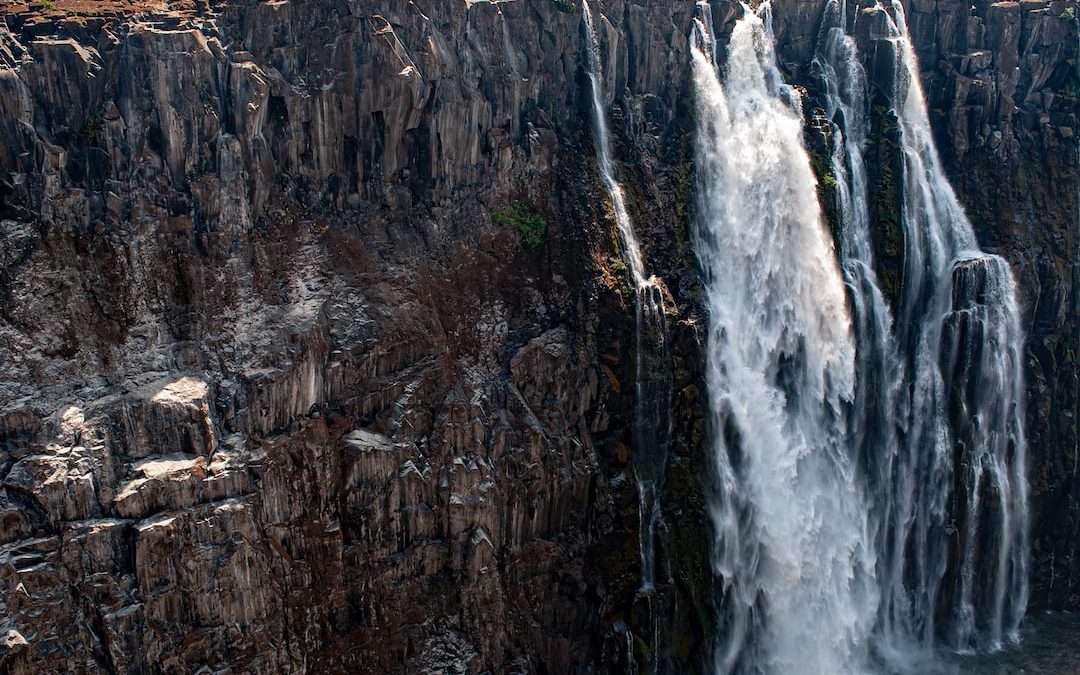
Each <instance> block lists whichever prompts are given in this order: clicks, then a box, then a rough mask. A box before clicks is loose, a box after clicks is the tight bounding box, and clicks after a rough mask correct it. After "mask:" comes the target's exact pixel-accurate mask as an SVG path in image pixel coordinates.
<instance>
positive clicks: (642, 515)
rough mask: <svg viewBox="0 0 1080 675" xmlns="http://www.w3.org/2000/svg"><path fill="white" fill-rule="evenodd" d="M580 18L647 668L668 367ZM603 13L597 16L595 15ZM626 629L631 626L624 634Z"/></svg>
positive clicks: (589, 38) (588, 24) (590, 44)
mask: <svg viewBox="0 0 1080 675" xmlns="http://www.w3.org/2000/svg"><path fill="white" fill-rule="evenodd" d="M581 9H582V23H583V25H584V31H585V43H586V44H585V47H586V66H587V67H586V73H587V75H588V78H589V84H590V89H591V94H592V126H593V136H594V146H595V148H596V165H597V169H598V171H599V173H600V180H601V182H602V183H603V186H604V189H605V191H606V192H607V195H608V198H609V200H610V202H611V206H612V211H613V215H614V217H615V226H616V229H617V231H618V235H619V243H620V245H621V247H622V254H623V260H624V262H625V263H626V265H627V268H628V272H629V279H628V281H629V282H630V285H631V287H632V289H633V291H634V319H635V344H634V350H635V353H634V365H635V376H634V396H635V407H634V423H633V439H632V448H633V471H634V479H635V483H636V487H637V492H638V514H639V530H638V541H639V549H640V557H641V594H642V595H643V596H645V598H646V600H647V602H648V603H649V608H650V609H649V612H650V615H651V621H652V624H653V636H652V638H653V643H652V645H651V646H652V651H653V654H654V659H653V664H652V667H653V670H657V669H658V667H659V666H658V664H659V658H660V648H659V644H658V643H659V632H660V619H659V618H658V616H657V613H658V611H657V603H656V601H655V598H653V596H654V594H655V582H656V554H655V543H654V542H655V539H656V534H657V532H656V531H657V528H658V527H659V525H660V523H661V514H660V505H659V497H660V489H661V487H662V483H663V477H664V470H665V466H666V463H667V450H668V440H669V431H670V410H671V386H672V385H671V369H670V361H669V354H668V347H667V333H668V331H667V315H666V311H665V308H664V295H663V285H662V282H661V280H660V279H658V278H657V277H655V276H647V275H646V272H645V263H644V260H643V258H642V254H641V246H640V245H639V243H638V240H637V236H636V235H635V233H634V228H633V224H632V223H631V221H630V214H629V211H628V210H627V207H626V197H625V195H624V193H623V189H622V186H621V185H620V184H619V181H618V179H617V178H616V175H615V166H614V162H613V161H612V157H611V140H610V134H609V132H608V126H607V116H606V114H605V106H604V102H603V72H604V71H603V63H602V60H601V58H600V44H599V40H598V39H597V34H596V29H595V27H594V25H593V22H594V19H593V14H592V10H591V9H590V7H589V3H588V1H587V0H582V3H581ZM600 18H601V19H603V16H602V15H601V17H600ZM628 634H629V633H628Z"/></svg>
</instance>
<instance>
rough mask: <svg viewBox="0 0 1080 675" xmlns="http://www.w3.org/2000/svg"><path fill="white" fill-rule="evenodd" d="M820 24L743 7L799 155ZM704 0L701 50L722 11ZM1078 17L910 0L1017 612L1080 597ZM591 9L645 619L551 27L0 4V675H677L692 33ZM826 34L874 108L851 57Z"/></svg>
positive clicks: (702, 559)
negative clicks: (1007, 501)
mask: <svg viewBox="0 0 1080 675" xmlns="http://www.w3.org/2000/svg"><path fill="white" fill-rule="evenodd" d="M821 4H822V3H820V2H818V0H787V1H785V2H779V0H778V2H777V3H776V32H777V36H778V49H779V54H780V57H781V59H782V61H783V62H784V64H785V71H786V72H787V73H788V74H789V76H790V77H791V78H792V79H793V81H795V82H796V83H798V84H800V85H802V86H803V87H804V88H805V91H806V94H807V96H808V105H807V106H806V110H807V114H808V117H809V120H808V122H809V123H808V126H807V129H808V131H807V135H808V145H809V146H810V147H811V148H814V147H819V148H822V147H827V146H826V144H824V141H823V139H822V138H820V137H819V136H820V133H821V131H820V130H821V129H823V128H824V127H823V126H822V125H820V124H814V116H815V114H817V113H816V111H815V108H816V107H819V106H817V105H815V96H816V95H817V94H816V93H815V87H816V86H818V85H817V83H815V81H814V79H813V76H812V74H811V72H810V69H809V68H808V64H809V62H810V58H811V57H812V55H813V49H814V43H815V40H816V35H817V25H818V20H819V16H820V13H821ZM713 5H714V9H713V16H714V18H715V21H716V23H717V32H718V34H720V35H721V36H722V35H723V34H724V33H725V30H729V29H730V25H731V22H732V21H733V20H734V18H735V17H736V16H737V14H738V11H739V10H738V7H737V5H735V4H733V3H728V2H714V3H713ZM1075 7H1076V4H1075V2H1062V1H1059V0H1053V1H1045V0H1024V2H1021V3H1015V2H1000V3H995V4H988V3H983V2H980V3H977V4H976V5H974V8H972V5H971V4H970V3H967V2H960V1H958V0H939V1H938V2H922V1H920V2H917V3H912V4H911V5H909V14H910V17H911V25H912V31H913V33H914V35H915V37H916V43H917V45H918V47H919V50H920V54H919V56H920V59H921V62H922V65H923V68H924V71H925V72H924V81H925V82H926V85H927V91H928V93H929V95H930V98H931V107H932V109H933V110H932V112H933V114H934V120H933V121H934V123H935V124H936V125H937V127H936V132H937V133H938V135H939V136H940V142H941V146H942V149H943V153H944V156H945V159H946V162H947V164H948V165H949V168H950V170H951V172H952V176H953V179H954V184H955V185H956V187H957V189H958V191H959V193H960V194H961V197H962V199H963V201H964V203H965V205H966V207H967V209H968V212H969V214H970V215H971V217H972V220H973V222H974V223H975V225H976V227H977V228H978V233H979V236H980V240H981V243H982V245H983V246H984V248H986V249H988V250H992V251H995V252H998V253H1001V254H1002V255H1004V256H1005V257H1006V258H1007V259H1008V260H1009V262H1010V263H1011V264H1012V266H1013V268H1014V270H1016V273H1017V277H1018V279H1019V281H1020V287H1021V297H1022V300H1023V305H1024V312H1025V322H1026V327H1027V330H1028V331H1029V335H1030V338H1029V353H1028V357H1029V364H1028V365H1029V373H1028V374H1029V383H1028V384H1029V393H1030V396H1029V408H1028V416H1029V425H1028V427H1029V443H1030V446H1031V447H1030V452H1029V456H1030V458H1031V468H1030V471H1029V475H1030V480H1031V483H1032V488H1033V499H1034V505H1035V511H1036V517H1035V522H1034V524H1033V527H1034V534H1035V561H1034V562H1035V565H1034V570H1035V572H1034V573H1035V578H1034V580H1033V581H1034V590H1035V595H1034V598H1033V605H1036V606H1040V607H1049V606H1054V607H1061V606H1077V605H1080V592H1078V590H1077V588H1076V587H1077V585H1080V562H1075V563H1074V562H1073V555H1074V551H1073V550H1072V548H1071V545H1072V542H1076V541H1078V540H1080V532H1078V530H1080V506H1078V505H1077V504H1076V500H1075V496H1076V491H1077V490H1080V483H1077V480H1076V471H1075V466H1076V447H1077V435H1076V434H1077V429H1076V419H1077V415H1080V410H1078V409H1077V402H1078V400H1080V397H1078V392H1077V386H1078V385H1077V374H1076V371H1075V364H1074V362H1075V359H1076V345H1077V339H1078V337H1080V334H1078V332H1077V331H1078V330H1080V326H1078V325H1077V324H1078V322H1077V318H1076V304H1075V303H1076V293H1077V292H1078V290H1080V288H1078V286H1077V283H1078V277H1077V276H1076V274H1077V271H1078V270H1077V268H1076V266H1077V251H1078V247H1080V238H1078V236H1080V235H1078V227H1080V215H1078V213H1077V191H1078V162H1080V156H1078V150H1077V138H1078V136H1080V128H1078V122H1077V119H1076V115H1077V92H1078V88H1080V79H1078V75H1077V67H1078V64H1077V61H1078V54H1077V48H1078V39H1077V24H1076V23H1075V21H1074V20H1072V19H1070V17H1069V13H1068V12H1067V9H1070V8H1072V9H1073V11H1074V14H1073V16H1075ZM601 9H602V12H603V19H602V20H601V19H600V17H599V16H598V17H597V19H598V20H599V23H600V25H599V26H598V27H599V31H598V32H599V34H600V42H601V57H602V59H603V60H604V63H605V69H604V73H605V76H606V77H605V82H604V83H603V89H604V95H605V98H606V99H607V103H608V104H609V108H608V113H609V120H610V125H611V128H612V132H613V141H614V147H613V149H614V153H615V155H616V157H617V159H618V160H620V163H621V165H620V171H621V174H620V178H621V180H622V182H623V184H624V188H625V191H626V193H627V199H628V207H629V210H630V211H631V215H632V217H633V222H634V225H635V228H636V229H637V231H638V236H639V238H640V239H641V241H642V243H643V247H644V251H643V253H644V255H645V257H646V258H647V259H648V261H649V268H650V270H652V271H655V272H656V273H657V274H658V275H659V276H660V277H662V278H663V279H664V281H665V285H666V288H667V290H668V293H667V295H666V296H665V304H666V305H667V315H668V318H669V329H670V331H671V336H670V343H671V354H672V358H671V360H670V363H666V364H661V366H660V367H667V368H670V369H671V372H672V379H673V391H674V396H673V404H672V411H671V418H672V421H673V424H672V430H671V441H672V442H671V451H670V453H669V456H668V458H667V464H666V466H665V467H664V468H663V473H664V475H665V480H664V482H663V489H662V492H661V497H660V503H661V505H662V508H663V512H664V517H663V519H662V523H661V527H660V528H659V531H660V534H659V537H658V543H657V575H656V576H657V591H656V593H655V595H643V594H640V593H639V592H638V591H639V586H640V579H639V573H640V569H639V557H638V536H639V527H638V525H639V520H638V519H639V514H638V498H637V494H636V489H635V485H634V481H633V475H632V468H633V467H632V462H633V460H634V457H633V452H632V447H633V439H632V438H631V429H632V428H633V425H632V424H631V416H632V415H633V414H634V408H635V402H634V387H633V384H632V383H633V381H634V378H635V376H636V373H635V372H634V370H635V368H636V365H635V363H636V361H635V358H634V356H635V354H634V350H635V343H634V338H633V330H634V316H633V311H634V310H633V302H634V299H633V292H634V291H633V289H630V288H629V287H628V286H627V282H626V274H625V268H624V265H623V263H622V261H621V258H620V255H619V250H618V237H617V236H616V233H615V225H614V222H613V220H612V217H611V213H610V205H608V204H606V203H605V199H604V197H603V195H604V190H603V188H602V186H601V184H600V181H599V177H598V175H597V172H596V166H595V162H594V160H593V159H592V158H593V157H594V152H593V140H592V138H591V132H590V125H589V112H588V111H589V106H590V105H591V104H590V101H589V89H588V85H587V81H586V76H585V73H584V64H585V54H584V51H583V50H584V45H583V40H584V35H583V31H582V26H581V14H580V10H579V8H577V7H576V6H575V3H573V2H561V1H560V2H552V1H551V0H505V1H503V2H484V1H465V2H458V1H457V0H455V1H453V2H451V1H449V0H447V1H445V2H431V3H411V2H406V1H405V0H377V1H375V2H358V1H356V0H352V1H348V0H341V1H339V2H325V1H322V0H319V1H316V0H290V1H278V2H260V1H256V0H237V1H235V2H204V1H202V0H199V1H196V2H186V1H184V2H172V3H168V5H167V6H165V5H162V6H157V5H144V4H140V3H137V2H129V1H127V0H109V1H108V2H92V1H90V0H57V1H56V3H55V4H53V3H46V4H44V5H43V4H36V3H35V4H29V5H27V4H23V3H13V2H6V3H5V4H4V11H5V17H4V22H3V24H0V168H2V171H0V230H2V233H0V480H2V484H3V489H2V491H0V617H3V618H2V619H0V638H2V639H0V670H4V671H6V672H12V673H43V672H74V671H87V672H197V671H200V669H204V670H203V671H202V672H218V671H220V670H224V669H225V668H227V667H229V666H231V667H232V668H233V669H234V671H237V672H240V671H242V672H308V671H310V672H340V671H343V670H353V671H361V672H366V671H376V672H461V673H466V672H468V673H482V672H491V673H526V672H538V673H543V672H552V673H561V672H575V671H580V670H584V669H587V668H591V669H592V671H593V672H627V670H628V668H634V667H636V668H638V669H640V670H648V669H650V668H654V667H659V668H660V669H666V670H672V671H676V672H687V671H690V672H696V671H698V670H701V669H702V668H704V664H705V661H706V659H707V655H708V644H709V636H710V635H711V634H712V632H713V631H714V629H715V627H714V626H713V619H712V616H713V612H712V608H711V607H710V600H709V598H710V597H711V595H712V594H711V593H710V584H711V583H712V581H711V580H712V572H711V570H710V567H709V546H710V543H709V541H710V538H709V537H708V536H707V532H708V528H709V524H708V519H707V517H706V515H705V513H704V502H705V495H704V494H703V488H702V475H703V473H705V471H706V469H705V467H706V466H707V460H706V459H705V457H704V450H703V443H702V442H703V440H704V438H705V437H706V434H707V430H706V428H705V423H704V415H703V414H702V410H701V401H702V397H703V396H704V388H703V386H702V383H701V368H702V362H703V358H702V355H701V350H702V334H701V331H702V327H703V325H704V321H705V318H704V315H703V309H702V303H701V297H700V282H699V279H698V275H697V271H696V265H695V261H694V257H693V251H692V250H691V249H690V245H689V241H690V237H689V236H688V232H687V228H688V227H689V226H690V217H689V211H690V209H691V208H692V203H693V199H692V194H691V192H692V188H693V184H694V181H693V161H692V152H691V150H690V148H689V143H690V138H689V134H690V133H691V129H692V128H693V124H692V119H693V115H694V102H693V91H692V88H691V87H690V85H689V79H688V70H689V63H690V61H689V46H688V42H687V38H688V35H689V34H690V28H691V21H692V18H693V16H694V4H693V3H692V2H689V1H686V2H664V3H657V2H648V1H647V0H626V1H622V0H609V1H607V2H604V3H603V6H602V8H598V7H594V11H596V12H597V14H599V10H601ZM853 11H858V8H855V7H853ZM857 33H858V31H857ZM859 35H860V43H861V46H862V47H863V51H864V54H865V55H866V58H867V61H868V70H869V72H870V73H871V79H872V80H873V79H874V78H873V73H874V59H875V53H876V52H875V47H874V45H875V41H876V40H878V39H880V38H881V36H880V35H875V34H874V33H873V31H872V30H871V27H870V26H869V24H867V30H865V31H863V32H862V33H861V34H859ZM878 89H879V90H878ZM878 89H875V95H876V97H877V100H876V107H875V111H876V115H875V130H874V133H873V135H872V139H871V146H872V147H871V148H869V149H868V153H867V155H868V157H872V158H877V162H876V166H878V167H879V170H878V171H877V172H876V174H875V175H874V177H873V178H874V181H875V183H874V187H873V190H874V191H873V194H874V198H875V211H874V214H875V224H874V225H875V233H879V234H880V239H879V240H878V241H876V242H875V244H876V247H877V248H878V249H879V253H880V255H879V259H880V260H881V261H882V265H883V270H882V276H883V278H885V277H887V276H888V272H889V269H890V265H891V266H892V267H891V269H893V270H895V269H897V256H898V255H899V252H900V251H902V244H901V243H898V242H897V241H896V237H897V233H898V216H897V215H896V214H897V210H898V208H899V206H898V204H897V202H896V199H897V190H896V184H897V181H898V180H899V176H898V175H897V174H896V169H895V167H896V164H895V157H896V152H897V149H896V146H895V141H894V135H895V128H894V127H890V123H889V115H888V108H889V102H888V101H887V96H888V92H889V91H890V90H889V87H888V86H887V85H884V84H882V85H880V87H879V88H878ZM825 155H826V156H827V151H826V152H825ZM816 168H817V169H818V170H819V173H821V175H822V177H823V178H824V175H825V174H826V173H827V172H828V167H827V166H826V165H824V164H820V165H819V166H818V167H816ZM820 191H821V196H822V200H823V203H825V204H826V210H827V211H828V202H829V198H830V195H829V192H828V186H827V181H824V180H822V187H821V188H820ZM890 256H891V257H890ZM893 283H894V285H895V284H897V283H899V280H896V279H894V282H893ZM1074 577H1075V579H1074ZM657 645H660V647H659V648H657Z"/></svg>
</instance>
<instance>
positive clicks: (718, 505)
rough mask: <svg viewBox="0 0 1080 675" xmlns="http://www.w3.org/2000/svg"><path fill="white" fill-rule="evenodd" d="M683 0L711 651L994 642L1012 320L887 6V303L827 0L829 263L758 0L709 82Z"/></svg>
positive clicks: (862, 652) (1012, 598)
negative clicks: (705, 415) (892, 150)
mask: <svg viewBox="0 0 1080 675" xmlns="http://www.w3.org/2000/svg"><path fill="white" fill-rule="evenodd" d="M698 7H699V19H698V20H697V22H696V27H695V32H694V35H693V36H692V37H693V40H692V41H693V48H692V57H693V72H694V83H695V91H696V95H697V100H698V119H697V123H698V138H697V169H698V179H699V185H698V188H699V204H698V212H697V221H698V226H697V228H696V231H695V244H696V249H697V252H698V256H699V259H700V261H701V265H702V271H703V274H704V277H705V281H706V287H707V289H708V299H709V310H710V318H711V325H710V331H709V345H708V347H709V364H708V370H707V373H708V384H709V389H710V397H711V405H712V422H713V434H714V436H715V459H716V463H715V466H714V467H713V469H714V472H715V479H716V495H715V498H714V503H713V520H714V523H715V526H716V547H715V552H714V563H715V567H716V573H717V575H718V576H719V577H720V579H721V580H722V585H723V597H722V599H721V606H722V617H721V618H722V625H721V628H720V635H721V641H722V644H720V645H719V647H718V649H717V652H716V660H717V663H716V665H717V671H718V672H723V673H727V672H823V673H824V672H830V673H850V672H859V671H862V670H865V669H869V668H871V667H872V664H873V663H877V666H878V667H884V668H886V669H888V670H891V669H896V668H900V669H904V667H905V664H904V663H903V659H904V655H909V654H910V653H909V652H908V651H907V647H908V646H910V645H911V644H912V643H915V644H916V645H919V646H922V647H929V646H932V645H933V644H934V641H935V640H936V639H945V641H946V642H947V643H949V644H950V645H952V646H953V647H954V648H967V647H970V646H986V647H995V646H997V645H999V644H1000V643H1001V642H1002V641H1003V640H1004V639H1005V638H1007V637H1013V636H1015V634H1016V632H1017V629H1018V626H1019V622H1020V620H1021V618H1022V616H1023V612H1024V609H1025V607H1026V603H1027V594H1028V590H1027V558H1028V535H1027V518H1028V516H1027V506H1026V505H1027V494H1026V493H1027V488H1026V481H1025V477H1024V466H1025V457H1024V452H1025V448H1024V435H1023V398H1022V397H1023V382H1022V376H1021V373H1022V371H1021V368H1022V363H1021V360H1020V359H1021V354H1022V351H1021V349H1022V344H1023V336H1022V332H1021V329H1020V323H1019V313H1018V311H1017V305H1016V301H1015V289H1014V284H1013V281H1012V276H1011V273H1010V271H1009V268H1008V265H1007V264H1006V263H1005V261H1004V260H1002V259H1001V258H1000V257H998V256H993V255H988V254H985V253H983V252H982V251H981V250H980V249H979V248H978V245H977V243H976V240H975V236H974V231H973V229H972V227H971V224H970V222H969V221H968V220H967V218H966V216H965V215H964V212H963V209H962V208H961V207H960V205H959V202H958V200H957V199H956V196H955V194H954V193H953V191H952V189H951V187H950V186H949V184H948V182H947V180H946V179H945V176H944V172H943V170H942V168H941V163H940V160H939V158H938V155H937V150H936V148H935V147H934V144H933V141H932V138H931V132H930V126H929V121H928V117H927V112H926V104H925V101H924V98H923V94H922V90H921V88H920V86H919V82H918V67H917V62H916V60H915V54H914V51H913V49H912V48H911V44H910V40H909V39H908V35H907V26H906V22H905V18H904V13H903V7H902V6H900V5H899V3H898V2H897V3H894V4H893V6H892V8H891V12H890V13H885V12H884V9H882V8H880V7H879V8H878V10H879V11H881V12H883V13H884V15H885V22H884V23H885V26H886V28H885V30H886V32H887V34H888V38H887V39H888V41H889V42H891V43H892V45H893V46H894V53H895V54H896V77H895V89H894V91H893V92H892V93H893V101H894V105H895V111H894V112H895V115H896V118H897V123H898V126H899V131H900V145H901V151H902V155H903V205H902V214H901V215H902V218H901V220H902V224H903V228H904V239H905V256H904V276H903V282H902V288H901V289H900V297H899V301H898V305H897V307H896V308H895V310H896V314H897V316H899V317H900V321H899V322H898V323H896V324H894V322H893V319H892V314H891V312H890V310H889V307H888V304H887V302H886V300H885V297H884V294H883V293H882V291H881V286H880V284H879V282H878V279H877V276H876V274H875V272H874V260H873V246H872V241H871V227H870V214H869V208H868V189H867V183H868V182H867V179H866V165H865V161H864V158H863V154H862V152H863V147H864V145H865V143H866V140H867V136H868V124H867V108H868V105H867V86H866V81H865V75H864V72H863V70H862V67H861V65H860V60H859V56H858V52H857V48H856V45H855V42H854V40H853V39H852V38H851V36H850V35H849V34H848V32H847V28H846V27H847V14H848V12H847V6H846V3H845V1H844V0H829V2H828V3H827V4H826V8H825V14H824V18H823V23H822V28H821V32H820V34H819V38H818V50H817V54H816V58H815V62H814V67H815V72H816V73H817V74H818V76H819V77H820V79H821V82H822V84H823V85H824V86H823V93H824V96H823V101H824V104H825V108H826V113H827V114H828V116H829V119H830V121H831V122H832V130H833V148H832V171H833V174H834V178H835V181H836V187H835V190H834V194H835V196H836V198H837V211H838V216H839V220H840V227H839V231H838V244H839V258H840V263H841V270H842V277H841V271H840V270H837V269H836V266H835V262H834V257H833V251H832V247H831V246H830V244H829V238H828V236H827V234H826V233H825V230H824V228H823V225H822V222H821V220H822V218H821V213H820V210H819V207H818V204H817V196H816V193H815V182H814V177H813V173H812V171H811V169H810V164H809V160H808V158H807V155H806V152H805V150H804V148H803V147H802V145H801V133H802V118H801V109H800V100H799V97H798V95H797V94H796V93H795V92H794V91H793V90H792V89H791V88H789V87H787V86H785V85H784V84H783V80H782V78H781V76H780V73H779V71H778V70H777V67H776V65H775V56H774V55H773V52H772V49H773V48H772V37H771V29H770V21H769V17H770V12H771V8H770V6H769V4H768V3H766V4H763V5H762V6H761V8H760V9H759V10H758V11H757V12H756V13H755V12H753V11H751V10H750V9H749V8H748V7H745V6H744V8H743V10H744V17H743V18H742V19H740V20H739V21H738V22H737V23H736V25H735V28H734V30H733V32H732V35H731V41H730V45H729V55H728V65H727V68H726V71H725V79H724V83H723V84H721V83H720V79H719V77H718V71H717V67H716V42H715V40H714V38H713V36H712V32H711V27H712V20H711V15H710V10H709V5H708V3H706V2H699V3H698ZM841 279H842V280H843V281H841ZM842 283H846V287H847V300H848V302H849V303H850V313H851V318H849V314H848V305H847V303H845V298H844V292H843V286H842V285H841V284H842ZM871 643H872V644H874V645H875V646H876V647H877V649H876V650H875V654H874V655H873V657H871V655H870V653H869V652H870V644H871ZM881 661H885V663H881Z"/></svg>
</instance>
